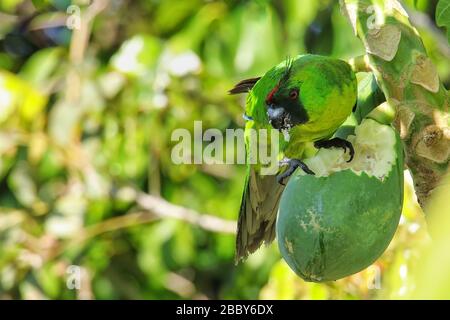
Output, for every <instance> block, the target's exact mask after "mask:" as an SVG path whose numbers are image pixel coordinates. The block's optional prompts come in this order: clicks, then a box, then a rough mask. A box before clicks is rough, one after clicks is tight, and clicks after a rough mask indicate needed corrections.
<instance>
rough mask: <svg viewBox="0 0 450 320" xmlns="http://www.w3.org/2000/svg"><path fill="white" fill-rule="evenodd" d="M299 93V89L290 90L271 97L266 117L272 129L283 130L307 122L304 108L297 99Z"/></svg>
mask: <svg viewBox="0 0 450 320" xmlns="http://www.w3.org/2000/svg"><path fill="white" fill-rule="evenodd" d="M299 93H300V90H299V88H291V89H289V90H287V91H286V92H285V93H284V92H279V94H277V95H275V96H274V97H272V99H271V103H270V104H268V105H267V116H268V118H269V123H270V124H271V125H272V127H274V128H275V129H278V130H285V129H290V128H292V127H294V126H296V125H299V124H302V123H306V122H307V121H308V114H307V113H306V110H305V107H304V106H303V105H302V103H301V101H300V99H299V98H298V96H299Z"/></svg>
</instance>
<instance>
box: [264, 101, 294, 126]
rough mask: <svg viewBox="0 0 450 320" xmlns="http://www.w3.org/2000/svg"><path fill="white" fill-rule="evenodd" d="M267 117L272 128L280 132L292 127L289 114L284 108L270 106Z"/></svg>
mask: <svg viewBox="0 0 450 320" xmlns="http://www.w3.org/2000/svg"><path fill="white" fill-rule="evenodd" d="M267 117H268V118H269V123H270V124H271V126H272V127H274V128H275V129H278V130H283V129H289V128H290V127H292V125H291V124H290V123H289V118H290V117H289V114H288V113H287V112H286V110H285V109H284V108H282V107H279V106H276V105H274V104H271V105H269V107H268V109H267Z"/></svg>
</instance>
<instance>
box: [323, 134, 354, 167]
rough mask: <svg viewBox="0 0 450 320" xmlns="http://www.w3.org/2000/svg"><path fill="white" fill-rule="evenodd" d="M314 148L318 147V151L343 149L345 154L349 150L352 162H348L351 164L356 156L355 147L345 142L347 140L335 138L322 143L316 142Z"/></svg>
mask: <svg viewBox="0 0 450 320" xmlns="http://www.w3.org/2000/svg"><path fill="white" fill-rule="evenodd" d="M314 147H316V148H317V149H319V148H325V149H329V148H334V147H336V148H343V149H344V153H345V152H347V149H348V150H349V154H350V160H348V161H347V162H350V161H352V160H353V156H354V155H355V149H353V145H352V144H351V143H350V142H349V141H347V140H345V139H341V138H333V139H330V140H320V141H316V142H314Z"/></svg>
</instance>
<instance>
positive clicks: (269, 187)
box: [235, 166, 284, 263]
mask: <svg viewBox="0 0 450 320" xmlns="http://www.w3.org/2000/svg"><path fill="white" fill-rule="evenodd" d="M283 189H284V186H283V185H281V184H279V183H278V182H277V176H276V175H260V174H258V173H257V172H255V170H254V168H253V166H250V168H249V172H248V175H247V179H246V183H245V187H244V192H243V195H242V202H241V208H240V210H239V220H238V227H237V238H236V257H235V261H236V263H238V262H239V261H240V260H242V259H245V258H246V257H247V256H248V255H249V254H250V253H253V252H254V251H256V250H257V249H258V248H259V247H260V246H261V244H262V243H263V242H264V243H265V244H266V245H268V244H270V243H271V242H272V241H273V239H274V238H275V221H276V217H277V211H278V204H279V202H280V196H281V193H282V192H283Z"/></svg>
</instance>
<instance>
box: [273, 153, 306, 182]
mask: <svg viewBox="0 0 450 320" xmlns="http://www.w3.org/2000/svg"><path fill="white" fill-rule="evenodd" d="M280 165H288V166H289V167H288V168H287V169H286V171H284V172H283V173H281V174H279V175H278V176H277V181H278V183H279V184H282V185H283V186H284V185H285V184H284V179H286V178H288V177H290V176H291V175H292V174H293V173H294V171H295V169H297V168H298V167H300V168H302V170H303V171H305V172H306V173H307V174H312V175H315V173H314V172H313V171H312V170H311V169H310V168H308V166H307V165H306V163H304V162H303V161H301V160H298V159H287V158H285V159H283V160H281V161H280Z"/></svg>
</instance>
